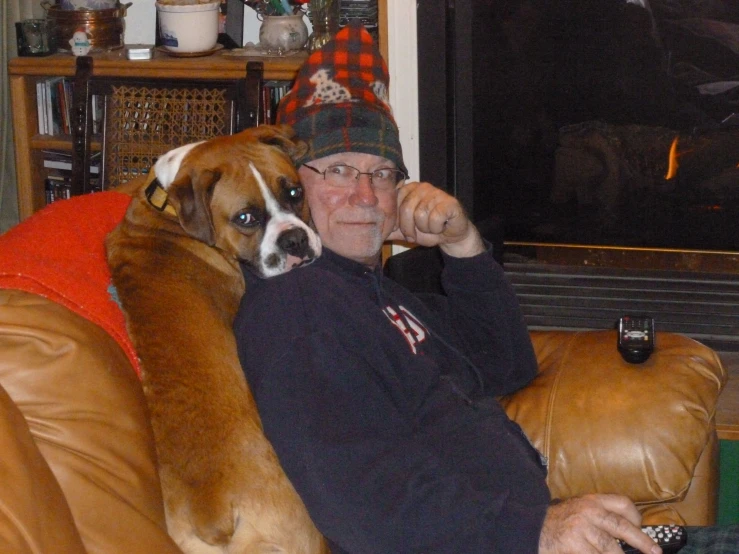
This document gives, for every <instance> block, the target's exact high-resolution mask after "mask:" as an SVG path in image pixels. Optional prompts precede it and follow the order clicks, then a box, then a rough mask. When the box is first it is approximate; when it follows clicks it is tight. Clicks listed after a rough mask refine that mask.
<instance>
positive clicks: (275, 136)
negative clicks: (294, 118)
mask: <svg viewBox="0 0 739 554" xmlns="http://www.w3.org/2000/svg"><path fill="white" fill-rule="evenodd" d="M252 132H253V133H254V137H255V138H256V139H257V140H258V141H259V142H261V143H264V144H268V145H270V146H276V147H278V148H280V149H281V150H282V151H283V152H285V153H286V154H287V155H288V156H290V159H291V160H293V161H295V160H297V159H299V158H301V157H302V156H304V155H305V153H306V151H307V150H308V144H307V143H305V142H303V141H302V140H300V139H296V138H295V131H294V130H293V128H292V127H291V126H290V125H284V124H282V125H260V126H259V127H254V128H253V129H252Z"/></svg>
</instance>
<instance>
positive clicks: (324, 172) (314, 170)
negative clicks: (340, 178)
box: [303, 163, 408, 190]
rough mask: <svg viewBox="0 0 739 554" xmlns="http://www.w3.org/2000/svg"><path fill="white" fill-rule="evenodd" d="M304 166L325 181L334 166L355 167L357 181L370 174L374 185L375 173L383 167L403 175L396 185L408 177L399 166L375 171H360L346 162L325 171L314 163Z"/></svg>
mask: <svg viewBox="0 0 739 554" xmlns="http://www.w3.org/2000/svg"><path fill="white" fill-rule="evenodd" d="M303 167H307V168H308V169H310V170H311V171H313V172H315V173H317V174H318V175H321V176H322V177H323V180H324V181H325V180H326V172H327V171H328V170H329V169H331V168H332V167H348V168H349V169H353V170H354V171H356V172H357V176H356V177H355V178H354V180H355V181H356V182H357V183H358V182H359V178H360V177H361V176H362V175H368V176H369V179H370V184H371V185H372V186H373V187H374V186H375V181H374V174H375V173H376V172H378V171H382V170H383V169H389V170H391V171H395V172H396V173H397V174H399V175H400V176H401V177H400V179H398V180H397V181H395V187H397V186H398V183H400V182H401V181H403V180H404V179H407V178H408V175H407V174H406V172H405V171H403V170H402V169H398V168H397V167H381V168H380V169H375V170H374V171H359V169H357V168H356V167H354V166H353V165H349V164H344V163H336V164H333V165H330V166H328V167H327V168H326V169H324V170H323V171H321V170H319V169H316V168H315V167H313V166H312V165H308V164H303ZM395 187H393V190H394V189H395ZM380 190H385V189H380ZM388 190H389V189H388Z"/></svg>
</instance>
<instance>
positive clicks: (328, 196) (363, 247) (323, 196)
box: [299, 152, 398, 267]
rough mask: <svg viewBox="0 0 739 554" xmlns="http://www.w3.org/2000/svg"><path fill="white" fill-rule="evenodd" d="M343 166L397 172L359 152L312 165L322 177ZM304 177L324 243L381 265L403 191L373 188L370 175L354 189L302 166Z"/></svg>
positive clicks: (386, 162) (366, 262)
mask: <svg viewBox="0 0 739 554" xmlns="http://www.w3.org/2000/svg"><path fill="white" fill-rule="evenodd" d="M338 164H344V165H348V166H351V167H354V168H356V169H358V170H359V171H361V172H363V173H365V172H366V173H371V172H373V171H376V170H378V169H383V168H395V164H393V163H392V162H390V161H389V160H387V159H385V158H381V157H380V156H375V155H372V154H361V153H357V152H342V153H339V154H332V155H331V156H326V157H324V158H319V159H317V160H313V161H312V162H309V163H308V165H310V166H312V167H314V168H316V169H317V170H318V171H320V172H321V173H323V172H324V171H325V170H326V169H328V168H330V167H333V166H336V165H338ZM299 173H300V179H301V181H302V183H303V186H304V187H305V192H306V198H307V200H308V205H309V206H310V210H311V217H312V219H313V224H314V226H315V228H316V231H317V232H318V234H319V235H320V237H321V241H322V242H323V245H324V246H326V247H327V248H329V249H331V250H333V251H334V252H336V253H337V254H339V255H341V256H344V257H345V258H349V259H351V260H354V261H357V262H359V263H362V264H364V265H367V266H371V267H372V266H374V265H376V264H377V263H378V261H379V260H380V252H381V249H382V243H383V242H385V239H386V238H387V237H388V235H389V234H390V233H391V232H392V231H393V229H394V228H395V226H396V225H397V218H398V206H397V199H398V193H397V190H396V189H395V188H392V189H380V188H378V187H376V186H373V185H372V183H371V182H370V178H369V175H360V176H359V179H358V180H357V181H356V182H354V183H353V184H352V185H351V186H346V187H335V186H331V185H330V184H329V183H327V182H326V180H325V179H324V177H323V175H320V174H318V173H316V172H314V171H312V170H310V169H309V168H307V167H305V166H301V167H300V169H299Z"/></svg>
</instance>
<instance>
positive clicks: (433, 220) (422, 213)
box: [388, 182, 485, 258]
mask: <svg viewBox="0 0 739 554" xmlns="http://www.w3.org/2000/svg"><path fill="white" fill-rule="evenodd" d="M388 240H404V241H408V242H414V243H416V244H419V245H421V246H436V245H437V244H438V245H439V247H440V248H441V249H442V250H443V251H444V252H445V253H446V254H448V255H450V256H454V257H457V258H465V257H470V256H476V255H477V254H480V253H481V252H484V250H485V244H484V243H483V242H482V238H481V237H480V233H479V232H478V231H477V228H476V227H475V226H474V225H473V224H472V222H471V221H470V220H469V218H468V217H467V214H465V213H464V210H463V209H462V206H461V205H460V204H459V202H458V201H457V199H456V198H454V197H453V196H450V195H449V194H447V193H446V192H444V191H443V190H441V189H438V188H436V187H434V186H433V185H431V184H429V183H415V182H414V183H407V184H405V185H403V186H401V187H400V189H399V190H398V226H397V228H396V229H395V230H394V231H393V232H392V233H391V234H390V236H389V237H388Z"/></svg>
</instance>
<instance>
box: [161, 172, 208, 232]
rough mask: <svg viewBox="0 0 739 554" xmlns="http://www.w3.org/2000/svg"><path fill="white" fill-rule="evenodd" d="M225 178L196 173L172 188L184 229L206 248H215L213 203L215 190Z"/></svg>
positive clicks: (185, 177)
mask: <svg viewBox="0 0 739 554" xmlns="http://www.w3.org/2000/svg"><path fill="white" fill-rule="evenodd" d="M220 178H221V175H220V173H219V172H217V171H211V170H207V169H206V170H203V171H195V170H192V171H190V172H189V174H187V175H184V176H183V177H182V178H181V179H179V180H178V181H175V182H174V183H172V184H171V186H170V188H169V200H170V201H171V202H172V205H173V206H174V208H175V210H176V211H177V217H178V218H179V220H180V225H181V226H182V228H183V229H184V230H185V231H186V232H187V234H188V235H190V236H191V237H193V238H196V239H198V240H199V241H201V242H204V243H205V244H208V245H210V246H213V245H214V244H215V232H216V231H215V227H214V226H213V214H212V213H211V210H210V201H211V199H212V198H213V189H214V188H215V186H216V183H217V182H218V179H220Z"/></svg>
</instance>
